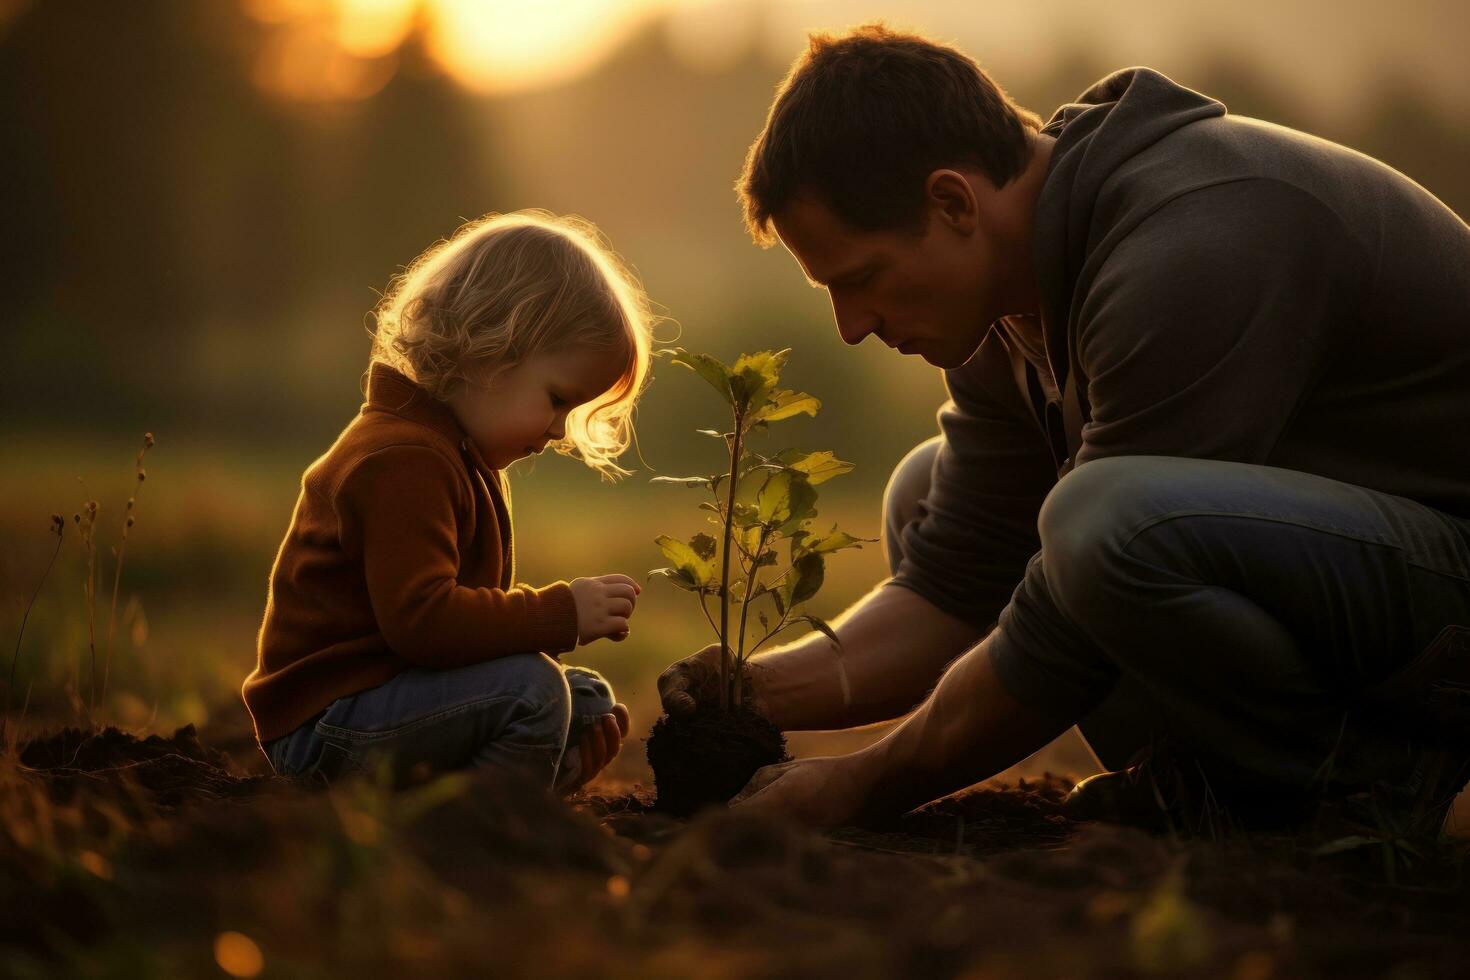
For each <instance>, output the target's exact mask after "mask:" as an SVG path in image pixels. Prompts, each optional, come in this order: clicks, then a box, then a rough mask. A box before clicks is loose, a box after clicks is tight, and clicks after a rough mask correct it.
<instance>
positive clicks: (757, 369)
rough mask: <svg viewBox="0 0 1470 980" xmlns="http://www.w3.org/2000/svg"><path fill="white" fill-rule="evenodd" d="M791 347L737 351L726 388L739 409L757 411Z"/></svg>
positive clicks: (764, 402)
mask: <svg viewBox="0 0 1470 980" xmlns="http://www.w3.org/2000/svg"><path fill="white" fill-rule="evenodd" d="M790 355H791V349H790V348H789V347H788V348H786V349H785V350H779V351H769V350H763V351H759V352H758V353H755V354H741V355H740V357H738V358H737V359H736V361H735V365H734V366H733V367H732V368H730V392H731V394H732V395H733V396H734V399H735V405H736V407H737V408H738V409H740V410H741V411H743V412H747V413H749V412H758V411H760V409H761V408H762V407H763V406H764V405H765V404H766V400H767V398H768V397H769V396H770V393H771V392H772V391H774V390H775V388H776V385H777V383H778V382H780V380H781V369H782V368H784V367H785V366H786V358H787V357H789V356H790Z"/></svg>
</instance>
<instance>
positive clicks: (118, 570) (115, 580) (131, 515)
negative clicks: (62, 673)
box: [102, 432, 153, 701]
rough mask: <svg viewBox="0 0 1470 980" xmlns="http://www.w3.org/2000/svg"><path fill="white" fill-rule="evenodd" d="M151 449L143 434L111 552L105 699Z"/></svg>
mask: <svg viewBox="0 0 1470 980" xmlns="http://www.w3.org/2000/svg"><path fill="white" fill-rule="evenodd" d="M152 448H153V433H151V432H145V433H143V448H142V449H139V450H138V456H137V458H136V459H135V460H134V461H133V470H134V480H135V482H134V484H133V495H132V496H131V497H129V498H128V506H127V511H126V514H125V515H124V519H123V526H122V539H121V540H119V541H118V544H117V548H115V549H114V550H113V554H114V556H115V558H116V563H115V565H114V568H113V573H112V608H111V610H110V611H109V612H108V614H107V654H106V656H105V658H104V659H103V664H102V698H103V700H104V701H105V700H106V699H107V678H108V675H109V674H110V673H111V672H112V636H113V632H114V629H115V627H116V626H117V591H118V586H120V585H121V584H122V569H123V554H124V553H125V552H126V551H127V550H128V532H129V531H131V530H132V529H133V523H134V521H135V519H136V517H137V514H136V511H137V505H138V495H139V494H141V493H142V492H143V481H144V480H146V479H148V471H147V470H145V469H143V457H144V455H146V454H147V452H148V450H150V449H152Z"/></svg>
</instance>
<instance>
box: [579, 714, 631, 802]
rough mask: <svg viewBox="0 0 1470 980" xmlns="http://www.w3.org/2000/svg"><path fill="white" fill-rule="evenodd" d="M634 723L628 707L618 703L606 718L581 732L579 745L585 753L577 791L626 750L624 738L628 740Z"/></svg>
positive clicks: (603, 717)
mask: <svg viewBox="0 0 1470 980" xmlns="http://www.w3.org/2000/svg"><path fill="white" fill-rule="evenodd" d="M631 727H632V721H631V720H630V719H629V716H628V706H627V705H625V704H623V703H622V702H619V703H617V704H615V705H613V709H612V713H611V714H606V715H603V716H602V717H601V718H599V719H598V720H597V723H596V724H593V725H588V726H587V727H586V728H584V729H583V730H582V740H581V742H580V743H579V746H580V748H581V752H582V771H581V773H580V774H578V776H577V785H576V788H578V789H580V788H581V787H583V786H586V785H587V784H588V783H590V782H592V780H593V779H594V778H595V777H596V776H597V774H598V773H600V772H602V770H604V769H606V768H607V765H608V763H610V762H612V761H613V760H614V759H616V758H617V757H618V753H619V752H621V751H622V750H623V739H624V738H626V737H627V735H628V731H629V729H630V728H631Z"/></svg>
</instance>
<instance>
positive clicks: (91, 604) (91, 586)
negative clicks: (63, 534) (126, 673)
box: [72, 500, 97, 721]
mask: <svg viewBox="0 0 1470 980" xmlns="http://www.w3.org/2000/svg"><path fill="white" fill-rule="evenodd" d="M72 520H73V521H75V522H76V525H77V530H78V531H79V532H80V534H81V538H82V550H83V551H85V552H86V555H87V577H86V578H84V579H83V580H82V596H83V598H84V599H85V600H86V602H87V650H88V651H89V652H90V654H91V658H92V687H91V693H90V698H91V703H90V704H89V705H88V708H87V719H88V721H90V720H91V717H92V713H93V712H95V711H96V710H97V501H95V500H89V501H87V502H86V503H85V504H83V505H82V509H81V510H80V511H78V512H77V513H75V514H73V515H72Z"/></svg>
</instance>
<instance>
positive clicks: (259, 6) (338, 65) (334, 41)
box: [243, 0, 679, 101]
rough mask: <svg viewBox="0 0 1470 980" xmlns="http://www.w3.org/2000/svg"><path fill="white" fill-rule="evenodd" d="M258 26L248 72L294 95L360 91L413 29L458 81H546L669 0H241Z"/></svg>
mask: <svg viewBox="0 0 1470 980" xmlns="http://www.w3.org/2000/svg"><path fill="white" fill-rule="evenodd" d="M243 2H244V9H245V12H246V13H247V14H248V15H249V16H251V17H252V18H253V19H255V20H256V21H258V22H259V23H261V24H263V25H265V26H266V27H267V28H268V29H267V31H266V38H265V41H264V43H263V45H262V48H261V50H260V53H259V57H258V61H257V65H256V69H255V80H256V83H257V84H258V85H260V87H261V88H263V89H265V90H266V91H270V92H273V93H275V94H277V95H282V96H286V97H288V98H293V99H298V100H303V101H342V100H351V99H360V98H365V97H367V96H369V95H372V94H373V93H374V92H376V91H377V90H378V89H380V88H381V87H382V86H383V85H384V84H385V83H386V82H387V80H388V78H389V77H391V76H392V74H393V72H394V71H395V70H396V68H397V57H398V52H399V49H400V48H401V47H402V46H403V45H404V44H405V43H408V42H409V41H410V40H411V39H414V38H417V40H418V42H419V43H421V44H422V46H423V50H424V52H425V53H426V54H427V55H428V57H429V58H430V59H432V61H433V62H434V63H435V64H437V65H438V66H439V67H441V68H442V69H443V70H444V71H446V72H447V73H449V74H450V75H451V76H452V77H453V78H454V79H456V80H457V81H458V82H459V83H461V84H462V85H464V86H465V87H467V88H470V89H472V90H475V91H480V92H507V91H516V90H521V89H527V88H533V87H542V86H546V85H552V84H555V83H557V82H559V81H564V80H567V79H571V78H575V77H577V76H578V75H580V74H582V73H584V72H586V71H588V70H590V69H592V68H594V67H596V66H597V65H598V64H599V63H601V61H602V60H603V59H605V58H606V57H607V56H608V55H609V54H611V53H612V52H613V51H614V50H615V49H616V48H617V46H618V45H619V44H620V43H622V42H623V41H624V40H626V39H627V37H628V36H629V35H630V34H631V33H632V32H634V31H635V30H637V29H638V28H639V27H640V26H642V25H643V24H645V23H647V21H648V20H649V19H650V18H651V17H653V16H655V15H657V14H659V13H661V12H662V11H664V10H666V9H669V8H671V7H674V6H677V5H679V0H556V2H555V3H544V4H538V3H527V2H525V0H518V2H516V0H243Z"/></svg>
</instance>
